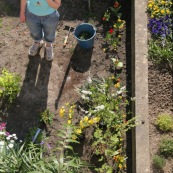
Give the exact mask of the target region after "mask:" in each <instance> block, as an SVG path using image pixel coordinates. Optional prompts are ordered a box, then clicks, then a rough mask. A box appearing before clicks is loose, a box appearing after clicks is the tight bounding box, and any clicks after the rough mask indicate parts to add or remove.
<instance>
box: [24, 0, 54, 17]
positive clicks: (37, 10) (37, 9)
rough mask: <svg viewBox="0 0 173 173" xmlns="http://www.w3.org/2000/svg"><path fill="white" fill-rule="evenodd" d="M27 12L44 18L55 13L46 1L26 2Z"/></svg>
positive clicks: (29, 0)
mask: <svg viewBox="0 0 173 173" xmlns="http://www.w3.org/2000/svg"><path fill="white" fill-rule="evenodd" d="M27 8H28V10H29V11H30V12H31V13H33V14H35V15H38V16H46V15H49V14H51V13H53V12H54V11H55V9H54V8H52V7H50V6H49V5H48V3H47V1H46V0H27Z"/></svg>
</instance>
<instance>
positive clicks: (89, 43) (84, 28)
mask: <svg viewBox="0 0 173 173" xmlns="http://www.w3.org/2000/svg"><path fill="white" fill-rule="evenodd" d="M82 33H89V35H90V38H88V39H85V40H84V39H80V38H79V37H80V35H81V34H82ZM95 35H96V29H95V27H94V26H92V25H91V24H89V23H82V24H80V25H78V26H77V27H76V29H75V30H74V36H75V37H76V39H77V42H78V44H79V46H80V47H81V48H83V49H90V48H92V47H93V46H94V38H95Z"/></svg>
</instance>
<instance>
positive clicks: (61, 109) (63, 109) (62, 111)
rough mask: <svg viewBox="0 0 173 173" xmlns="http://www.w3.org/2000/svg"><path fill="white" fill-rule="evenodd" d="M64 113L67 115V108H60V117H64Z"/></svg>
mask: <svg viewBox="0 0 173 173" xmlns="http://www.w3.org/2000/svg"><path fill="white" fill-rule="evenodd" d="M64 113H65V108H64V107H62V108H60V110H59V115H60V117H63V116H64Z"/></svg>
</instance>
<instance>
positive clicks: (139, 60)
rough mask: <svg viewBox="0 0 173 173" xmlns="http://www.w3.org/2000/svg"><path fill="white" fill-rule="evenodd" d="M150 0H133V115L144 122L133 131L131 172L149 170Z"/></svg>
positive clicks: (147, 171)
mask: <svg viewBox="0 0 173 173" xmlns="http://www.w3.org/2000/svg"><path fill="white" fill-rule="evenodd" d="M147 2H148V1H147V0H131V5H132V8H131V9H132V12H131V13H132V18H131V22H132V24H131V31H132V33H131V40H132V42H131V43H132V96H133V97H135V100H136V101H135V102H134V104H133V105H132V112H133V116H136V117H138V120H139V121H140V122H141V123H142V124H141V125H138V126H137V127H136V128H135V129H134V131H133V133H132V145H133V146H132V163H133V165H132V169H133V170H132V172H133V173H149V172H150V151H149V112H148V60H147V46H148V43H147V14H146V7H147Z"/></svg>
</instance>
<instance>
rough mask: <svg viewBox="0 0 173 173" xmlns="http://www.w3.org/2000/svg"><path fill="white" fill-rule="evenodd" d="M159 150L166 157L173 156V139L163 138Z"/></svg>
mask: <svg viewBox="0 0 173 173" xmlns="http://www.w3.org/2000/svg"><path fill="white" fill-rule="evenodd" d="M159 151H160V153H161V154H162V155H163V156H165V157H171V156H173V139H163V140H162V141H161V143H160V146H159Z"/></svg>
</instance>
